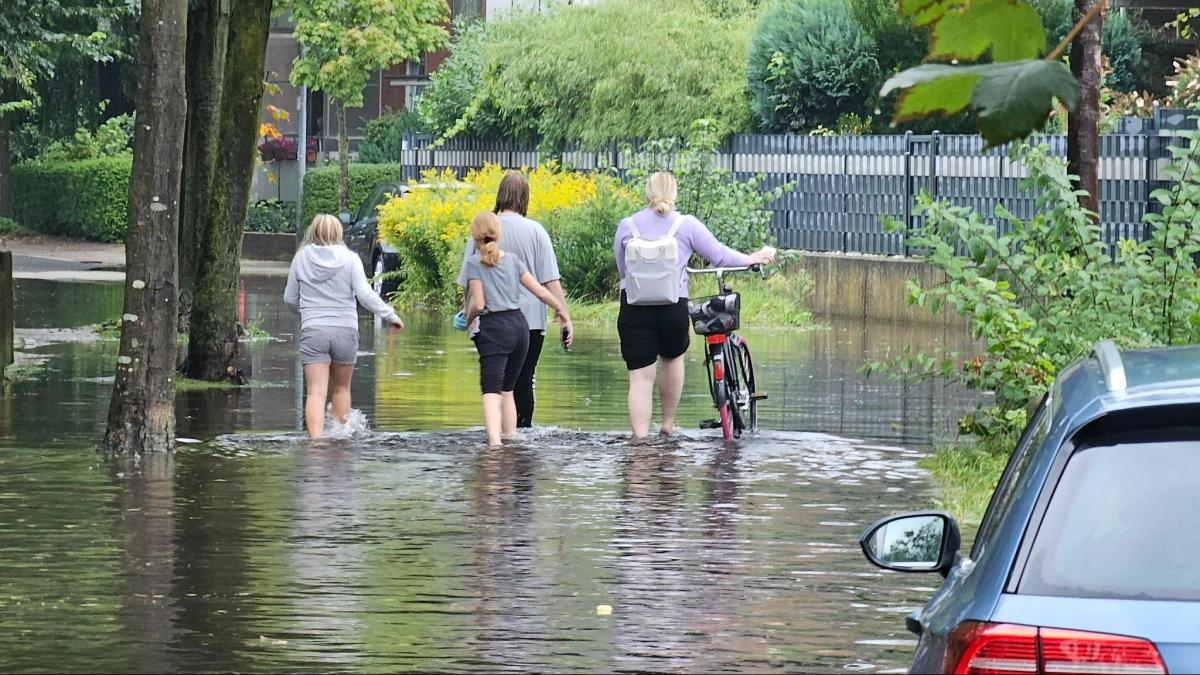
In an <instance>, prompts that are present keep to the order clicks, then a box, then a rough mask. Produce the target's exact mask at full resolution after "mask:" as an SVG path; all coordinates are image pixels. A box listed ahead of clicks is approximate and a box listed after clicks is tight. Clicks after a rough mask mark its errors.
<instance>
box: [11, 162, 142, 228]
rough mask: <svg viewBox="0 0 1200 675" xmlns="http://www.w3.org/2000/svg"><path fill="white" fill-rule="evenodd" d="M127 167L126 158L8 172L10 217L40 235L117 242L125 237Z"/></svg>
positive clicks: (36, 164) (129, 165)
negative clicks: (11, 207) (10, 200)
mask: <svg viewBox="0 0 1200 675" xmlns="http://www.w3.org/2000/svg"><path fill="white" fill-rule="evenodd" d="M132 165H133V158H132V157H131V156H129V155H126V156H123V157H112V158H106V159H88V160H83V161H78V162H48V161H38V162H32V163H27V164H22V165H20V166H17V167H14V169H13V174H12V178H13V212H14V215H15V216H16V219H17V221H18V222H20V223H21V224H23V225H24V226H25V227H27V228H29V229H31V230H34V231H36V232H41V233H43V234H54V235H62V236H67V237H82V238H85V239H93V240H97V241H119V240H120V239H121V238H122V237H124V236H125V224H126V220H127V208H126V202H127V199H128V192H129V173H130V170H131V168H132Z"/></svg>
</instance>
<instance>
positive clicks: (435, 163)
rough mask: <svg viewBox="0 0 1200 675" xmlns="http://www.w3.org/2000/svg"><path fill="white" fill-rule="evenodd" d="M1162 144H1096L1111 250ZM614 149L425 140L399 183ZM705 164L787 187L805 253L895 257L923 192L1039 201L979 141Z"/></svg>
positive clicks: (891, 139)
mask: <svg viewBox="0 0 1200 675" xmlns="http://www.w3.org/2000/svg"><path fill="white" fill-rule="evenodd" d="M1171 141H1172V136H1169V135H1159V133H1158V132H1157V131H1149V132H1148V133H1141V134H1122V135H1111V136H1103V137H1101V160H1100V196H1101V197H1100V221H1101V224H1102V226H1103V228H1104V236H1105V240H1106V241H1108V242H1109V243H1112V242H1115V241H1117V240H1118V239H1121V238H1127V237H1131V238H1140V237H1141V236H1143V234H1144V232H1143V222H1142V218H1143V216H1144V215H1145V214H1146V213H1147V212H1148V210H1150V209H1152V208H1153V205H1152V203H1151V199H1150V194H1151V192H1152V191H1153V190H1155V189H1156V188H1157V187H1159V185H1160V179H1159V176H1160V173H1161V170H1162V166H1163V164H1164V163H1165V162H1166V161H1167V159H1166V158H1167V157H1169V153H1168V151H1167V147H1168V145H1169V144H1170V143H1171ZM1035 142H1037V143H1042V144H1045V145H1046V146H1048V148H1049V149H1050V152H1052V153H1053V154H1057V155H1059V156H1065V155H1066V137H1064V136H1041V137H1038V138H1037V139H1035ZM622 147H625V146H618V145H617V144H613V145H612V146H611V147H610V148H609V149H606V150H603V151H586V150H580V149H577V148H567V149H565V150H563V151H560V152H553V153H549V152H544V151H541V150H538V149H536V148H531V147H528V146H521V145H517V144H513V143H509V142H505V141H482V140H474V139H461V140H460V139H455V140H451V141H448V142H446V143H444V144H441V145H436V146H435V145H434V144H433V142H432V139H431V138H429V137H421V136H414V137H410V138H408V139H407V140H406V149H405V150H404V151H403V152H402V158H401V166H402V177H403V178H405V179H409V178H417V177H418V176H419V175H420V174H421V172H422V171H425V170H427V169H438V170H442V169H450V170H453V171H454V172H455V173H457V174H458V175H460V176H461V175H462V174H464V173H465V172H466V171H468V170H470V169H477V168H480V167H482V166H483V165H484V164H488V163H492V164H500V165H502V166H505V167H520V166H534V165H536V164H538V163H539V162H541V161H544V160H547V159H551V158H553V159H555V160H558V161H559V162H560V163H561V164H562V165H563V166H567V167H570V168H574V169H578V170H583V171H590V170H597V169H608V170H612V171H615V172H617V173H618V174H623V173H624V172H625V171H626V170H627V169H628V168H629V167H630V166H632V165H634V163H635V161H636V160H637V159H638V158H637V157H636V155H637V154H638V152H639V151H638V150H637V149H636V148H637V147H638V146H636V145H633V146H628V147H626V149H621V148H622ZM630 147H631V148H634V149H629V148H630ZM714 161H715V162H716V164H717V165H718V166H721V167H723V168H726V169H728V170H730V171H732V172H733V173H734V175H735V176H736V177H737V178H739V179H745V178H748V177H750V176H754V175H761V176H762V177H763V179H764V185H765V187H768V188H770V187H775V186H778V185H782V184H786V183H791V184H793V185H794V186H795V189H794V190H793V191H792V192H789V193H787V194H786V195H784V197H783V198H781V199H779V200H777V201H775V202H774V203H772V204H771V205H770V206H769V207H768V208H770V209H771V211H772V219H771V230H772V233H773V234H774V235H775V236H776V237H777V238H778V240H779V242H780V245H782V246H784V247H786V248H795V249H803V250H810V251H838V252H845V253H872V254H905V253H906V252H907V251H906V250H905V244H904V235H903V234H901V233H897V232H888V231H885V220H886V219H889V218H894V219H898V220H900V221H902V222H905V223H906V224H908V226H910V227H911V226H912V225H914V224H915V223H916V218H915V217H914V215H913V213H912V206H913V203H914V199H915V197H916V196H917V195H918V194H919V193H920V192H921V191H922V190H927V191H929V192H930V193H931V194H932V195H934V196H936V197H938V198H940V199H944V200H947V201H950V202H952V203H955V204H960V205H964V206H970V207H972V208H973V209H975V210H977V211H978V212H980V213H981V214H984V215H985V216H987V217H988V219H989V220H990V221H992V222H994V223H995V225H996V226H997V227H998V228H1003V227H1005V226H1006V224H1005V223H1004V222H1002V221H1001V220H1000V219H998V218H995V217H992V213H993V212H994V209H995V207H996V206H997V205H1001V204H1002V205H1003V206H1004V207H1005V208H1006V209H1008V210H1009V211H1011V212H1012V213H1014V214H1015V215H1016V216H1018V217H1020V218H1028V217H1030V216H1031V215H1033V213H1034V209H1035V202H1036V198H1037V195H1034V194H1029V193H1027V192H1023V191H1022V190H1021V189H1020V183H1021V180H1022V179H1023V178H1024V177H1025V175H1026V174H1025V170H1024V167H1023V166H1021V165H1020V164H1019V163H1016V162H1013V161H1011V160H1010V159H1009V158H1008V151H1007V149H1006V148H994V149H991V150H987V151H984V149H983V139H981V138H980V137H979V136H956V135H942V134H938V133H936V132H935V133H933V134H931V135H914V134H911V133H908V134H904V135H893V136H835V137H814V136H797V135H793V134H778V135H765V134H755V135H736V136H733V137H731V138H730V139H729V140H728V141H726V143H725V144H724V146H723V147H722V148H721V150H720V151H719V152H718V153H717V154H716V155H715V156H714Z"/></svg>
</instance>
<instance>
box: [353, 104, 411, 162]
mask: <svg viewBox="0 0 1200 675" xmlns="http://www.w3.org/2000/svg"><path fill="white" fill-rule="evenodd" d="M424 130H425V126H424V124H422V122H421V116H420V115H418V114H417V113H416V112H414V111H412V110H389V111H388V112H385V113H384V114H382V115H380V116H379V117H376V118H375V119H373V120H371V121H370V122H367V131H366V134H365V137H364V138H363V142H362V143H361V144H360V145H359V146H358V161H360V162H362V163H364V164H387V163H389V162H399V161H400V151H401V150H402V149H403V146H404V135H405V134H418V133H422V132H423V131H424Z"/></svg>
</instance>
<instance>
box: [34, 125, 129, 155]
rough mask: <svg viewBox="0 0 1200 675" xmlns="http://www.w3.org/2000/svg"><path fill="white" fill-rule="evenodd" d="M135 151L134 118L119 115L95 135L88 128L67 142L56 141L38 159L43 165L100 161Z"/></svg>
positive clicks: (78, 132) (81, 129) (97, 130)
mask: <svg viewBox="0 0 1200 675" xmlns="http://www.w3.org/2000/svg"><path fill="white" fill-rule="evenodd" d="M132 151H133V115H128V114H126V115H117V116H116V117H113V118H111V119H109V120H106V121H105V122H104V123H103V124H101V125H100V126H99V128H97V129H96V132H95V133H92V132H91V131H89V130H88V129H86V128H83V127H80V128H79V129H76V130H75V135H74V136H73V137H72V138H71V139H69V140H65V141H56V142H54V143H51V144H50V145H49V146H47V147H46V149H45V150H43V151H42V152H41V154H40V155H39V156H38V160H39V161H44V162H71V161H78V160H83V159H100V158H102V157H115V156H117V155H123V154H129V153H130V152H132Z"/></svg>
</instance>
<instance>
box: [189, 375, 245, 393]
mask: <svg viewBox="0 0 1200 675" xmlns="http://www.w3.org/2000/svg"><path fill="white" fill-rule="evenodd" d="M242 388H243V387H242V385H238V384H234V383H233V382H230V381H229V380H222V381H221V382H209V381H208V380H193V379H192V378H190V377H180V378H177V379H176V380H175V391H213V390H218V389H220V390H229V389H242ZM245 388H247V389H249V386H246V387H245Z"/></svg>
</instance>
